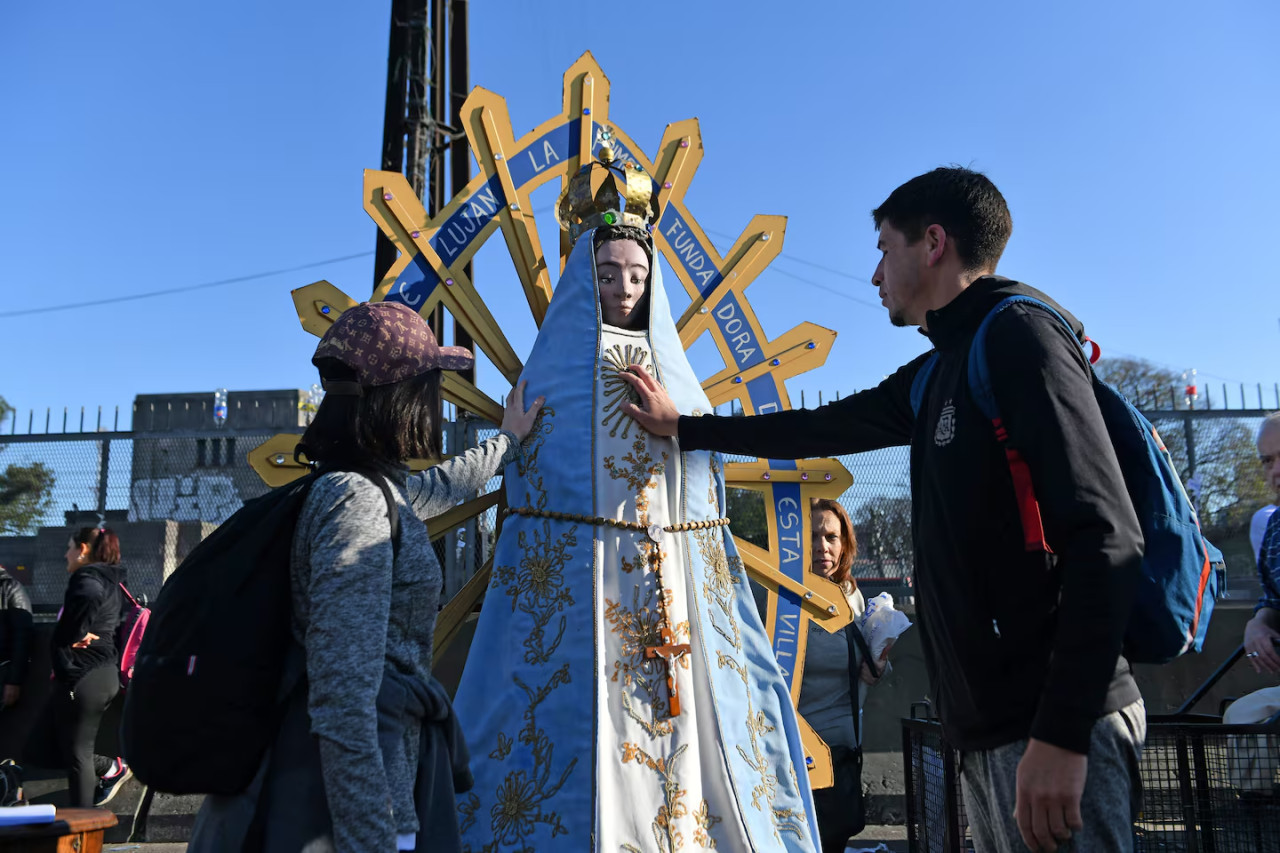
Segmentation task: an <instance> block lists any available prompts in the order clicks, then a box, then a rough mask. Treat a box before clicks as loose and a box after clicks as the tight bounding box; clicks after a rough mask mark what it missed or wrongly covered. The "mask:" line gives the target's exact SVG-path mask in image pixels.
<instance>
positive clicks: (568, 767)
mask: <svg viewBox="0 0 1280 853" xmlns="http://www.w3.org/2000/svg"><path fill="white" fill-rule="evenodd" d="M656 216H657V204H656V192H654V191H653V188H652V181H651V180H650V179H649V177H648V176H647V175H645V174H644V173H643V172H641V171H639V170H635V169H630V168H619V167H618V166H617V165H616V164H614V163H613V162H611V161H610V159H609V157H608V153H607V151H606V152H602V155H601V162H599V163H594V164H591V165H590V166H587V167H585V168H584V169H583V170H582V171H581V172H580V173H579V174H578V175H577V176H576V177H575V178H574V180H573V181H572V182H571V183H570V186H569V188H568V190H567V191H566V195H565V197H564V198H563V199H562V202H561V222H562V224H567V225H568V227H569V230H570V236H571V237H574V238H576V242H575V243H574V246H573V249H572V252H571V254H570V256H569V260H568V263H567V264H566V266H565V269H564V274H563V276H562V277H561V279H560V283H559V285H558V286H557V287H556V290H555V295H554V298H553V299H552V300H551V303H550V307H549V308H548V311H547V314H546V317H545V319H544V322H543V325H542V329H541V331H540V332H539V334H538V339H537V341H536V343H535V344H534V346H533V351H532V353H531V354H530V356H529V359H528V362H527V363H526V365H525V369H524V373H523V375H522V377H521V378H522V379H527V380H528V382H529V386H528V390H527V392H526V393H527V394H528V395H533V396H537V395H542V396H545V397H546V404H545V405H544V407H543V413H542V416H541V420H540V422H539V424H538V426H536V427H535V430H534V434H533V435H532V436H531V438H530V440H529V442H528V443H527V444H526V448H525V452H524V454H523V456H522V457H521V458H520V459H518V460H517V461H516V462H513V463H511V465H510V466H509V467H508V469H507V471H506V490H507V504H508V510H507V517H506V519H505V522H504V525H503V527H502V534H501V536H500V538H499V540H498V544H497V549H496V553H495V557H494V569H493V578H492V580H491V582H490V585H489V589H488V592H487V596H486V598H485V603H484V608H483V611H482V612H481V614H480V619H479V623H478V625H477V629H476V635H475V639H474V641H473V642H472V645H471V650H470V653H469V655H468V661H467V667H466V670H465V672H464V673H463V676H462V681H461V684H460V686H459V688H458V693H457V697H456V699H455V702H454V705H455V708H456V710H457V712H458V716H459V720H460V721H461V722H462V726H463V729H464V731H465V732H466V739H467V746H468V747H469V749H470V752H471V767H472V772H473V773H474V775H475V780H476V781H475V786H474V788H473V789H472V790H471V792H470V793H468V794H466V795H463V796H462V797H460V799H459V802H458V810H459V822H460V828H461V830H462V837H463V841H464V849H465V850H467V851H469V853H482V851H483V853H496V851H526V853H532V851H539V853H543V851H558V850H582V851H610V853H619V851H620V852H621V853H641V851H644V853H650V851H653V853H677V851H682V850H685V851H696V850H706V849H714V850H717V851H721V853H724V851H779V850H785V851H814V850H816V849H817V844H816V841H815V839H816V838H817V837H818V834H817V826H816V823H815V820H814V817H813V807H812V803H811V795H810V790H809V782H808V778H807V773H806V770H805V759H804V752H803V748H802V747H801V743H800V734H799V731H798V729H797V726H796V719H795V713H794V710H793V707H792V705H791V700H790V697H789V695H788V692H787V689H786V686H785V684H784V682H783V679H782V675H781V672H780V671H779V669H778V665H777V662H776V661H775V660H774V657H773V655H772V652H771V649H770V645H769V641H768V637H767V635H766V633H765V630H764V628H763V626H762V624H761V622H760V617H759V615H758V614H757V611H756V608H755V605H754V603H753V602H752V598H751V595H750V590H749V587H748V584H747V576H746V573H745V572H744V569H743V564H742V561H741V559H739V557H738V554H737V550H736V549H735V547H734V543H733V537H732V536H731V535H730V533H729V527H728V526H727V524H728V522H727V519H726V518H725V492H724V475H723V467H722V463H721V461H720V459H719V457H718V456H716V455H713V454H710V453H706V452H701V451H699V452H688V453H685V452H681V450H680V447H679V445H678V444H677V443H676V441H675V440H673V439H670V438H659V437H656V436H652V435H650V434H648V433H646V432H645V431H644V430H643V429H641V428H640V427H639V425H638V424H635V423H634V422H632V421H631V419H630V418H629V417H627V416H626V415H625V414H623V412H622V410H621V408H620V405H621V403H622V402H623V401H624V400H626V399H627V398H628V394H629V393H630V391H629V387H628V386H627V384H626V383H625V382H623V380H621V379H620V378H619V376H618V374H619V372H621V371H624V370H626V369H627V368H628V367H629V366H631V365H639V366H640V367H641V368H642V369H644V370H647V371H649V372H650V374H651V375H653V376H654V377H655V378H657V379H658V381H659V382H661V383H662V384H663V386H665V388H666V389H667V392H668V393H669V394H670V395H671V397H672V399H673V400H674V401H675V403H676V406H677V407H678V408H679V409H680V411H681V412H683V413H687V414H692V415H698V414H701V413H704V412H708V411H710V409H711V406H710V404H709V403H708V401H707V398H706V396H705V395H704V394H703V392H702V389H701V387H700V386H699V383H698V381H697V379H696V378H695V376H694V374H693V370H692V369H691V368H690V366H689V362H688V360H687V359H686V357H685V353H684V349H683V347H682V346H681V344H680V339H679V336H678V334H677V332H676V328H675V324H674V323H673V321H672V319H671V312H670V308H669V306H668V303H667V297H666V294H665V292H664V291H663V287H662V276H661V273H660V271H659V269H658V265H657V254H656V253H655V252H654V249H653V241H652V238H651V236H650V233H651V232H650V229H649V227H648V226H652V224H653V223H654V221H656ZM637 225H638V226H640V227H634V226H637ZM602 300H603V302H602Z"/></svg>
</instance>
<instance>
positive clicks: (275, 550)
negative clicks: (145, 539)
mask: <svg viewBox="0 0 1280 853" xmlns="http://www.w3.org/2000/svg"><path fill="white" fill-rule="evenodd" d="M330 470H334V469H331V468H327V469H323V470H321V471H317V472H314V473H311V474H308V475H306V476H305V477H302V478H300V479H298V480H295V481H294V482H292V483H289V484H287V485H284V486H281V487H279V488H277V489H273V490H272V491H270V492H268V493H267V494H265V495H263V496H262V497H259V498H255V499H253V500H250V501H246V502H245V505H244V506H243V507H242V508H241V509H240V510H238V511H237V512H236V513H235V514H234V515H232V516H231V518H229V519H227V520H226V521H225V522H224V523H223V524H222V525H221V526H220V527H218V529H217V530H215V531H214V532H213V533H212V534H210V535H209V537H208V538H207V539H205V540H204V541H203V542H201V543H200V544H199V545H198V546H196V548H195V549H194V550H193V551H192V552H191V553H190V554H189V555H188V556H187V558H186V559H185V560H183V561H182V565H180V566H179V567H178V569H177V571H175V572H174V573H173V575H172V576H171V577H170V578H169V580H168V581H166V582H165V585H164V587H163V588H161V590H160V595H159V596H158V597H157V599H156V602H155V605H154V606H153V607H152V608H151V620H150V622H149V624H148V626H147V632H146V634H145V636H144V637H143V640H142V646H141V647H140V648H139V650H138V656H137V659H136V661H135V662H134V671H133V678H132V680H131V681H130V682H129V691H128V693H127V695H126V698H125V706H124V719H123V722H122V727H121V737H122V739H123V749H124V756H125V759H126V760H127V761H128V762H129V766H130V767H131V768H132V769H133V772H134V774H135V775H136V776H137V777H138V778H139V779H140V780H141V781H142V782H143V783H144V784H146V785H147V786H148V787H150V788H154V789H156V790H159V791H165V792H167V793H171V794H224V795H225V794H235V793H239V792H240V791H243V790H244V789H245V788H247V787H248V786H249V783H250V782H251V781H252V780H253V777H254V774H255V773H256V772H257V771H258V767H259V765H260V764H261V762H262V758H263V756H264V754H265V753H266V750H267V748H268V747H269V746H270V745H271V743H272V741H273V740H274V738H275V733H276V730H277V728H278V726H279V723H280V716H281V709H282V707H283V704H282V700H283V699H285V698H287V691H284V690H282V681H283V679H284V676H285V661H286V658H287V657H289V650H290V648H291V647H294V648H296V647H297V644H296V643H294V641H293V637H292V633H291V621H292V616H291V614H292V609H291V601H290V580H289V558H290V552H291V550H292V547H293V535H294V530H295V528H296V526H297V521H298V516H299V514H300V513H301V511H302V506H303V503H304V502H305V501H306V499H307V495H308V493H309V492H310V491H311V486H312V484H313V483H314V482H315V480H316V478H317V477H319V476H321V475H322V474H323V473H325V472H327V471H330ZM344 470H351V469H350V468H345V469H344ZM360 473H362V474H364V476H367V477H368V478H369V479H370V480H372V481H373V482H375V483H377V484H378V485H379V486H380V487H381V488H382V491H383V494H384V495H385V497H386V499H387V515H388V518H389V519H390V522H391V541H392V546H393V549H398V544H399V532H400V531H399V513H398V512H397V510H396V503H395V500H394V498H393V497H392V494H391V489H390V486H389V485H388V484H387V482H386V480H385V479H384V478H383V477H382V476H381V475H378V474H374V473H369V472H366V471H363V470H362V471H360ZM282 694H286V695H282Z"/></svg>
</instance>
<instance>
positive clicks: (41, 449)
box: [0, 409, 1271, 599]
mask: <svg viewBox="0 0 1280 853" xmlns="http://www.w3.org/2000/svg"><path fill="white" fill-rule="evenodd" d="M1267 413H1268V412H1267V410H1263V409H1251V410H1222V409H1216V410H1188V409H1171V410H1170V409H1166V410H1155V411H1149V412H1147V413H1146V414H1147V417H1148V418H1149V419H1150V420H1151V421H1152V423H1153V424H1155V426H1156V427H1157V429H1158V430H1159V432H1160V435H1161V436H1162V438H1163V439H1164V441H1165V443H1166V444H1167V446H1168V448H1169V451H1170V453H1171V454H1172V455H1173V458H1174V460H1175V462H1176V464H1177V466H1178V470H1179V471H1180V472H1181V473H1182V474H1183V478H1184V481H1185V482H1186V483H1187V485H1188V489H1189V491H1190V492H1191V493H1192V495H1193V497H1194V498H1195V499H1196V500H1197V503H1198V506H1199V507H1200V509H1201V516H1202V522H1203V524H1204V527H1205V530H1206V533H1207V534H1208V536H1209V537H1210V539H1212V540H1213V541H1214V542H1215V544H1218V546H1219V547H1221V548H1222V549H1223V551H1224V552H1225V553H1226V555H1227V565H1228V578H1227V584H1226V594H1228V595H1231V596H1233V597H1240V598H1246V599H1247V598H1249V597H1250V596H1254V597H1256V594H1257V581H1256V577H1255V571H1254V567H1253V555H1252V551H1251V549H1250V547H1249V545H1248V526H1249V520H1250V518H1251V517H1252V515H1253V513H1254V512H1255V511H1256V510H1257V509H1259V508H1260V507H1262V506H1264V505H1265V504H1267V503H1269V501H1270V499H1271V495H1270V494H1269V493H1268V489H1267V486H1266V484H1265V482H1264V479H1263V477H1262V474H1261V470H1260V468H1259V465H1258V460H1257V453H1256V448H1255V438H1256V435H1257V430H1258V426H1259V424H1260V423H1261V421H1262V418H1263V417H1265V416H1266V415H1267ZM160 426H162V427H163V426H164V425H163V424H160ZM302 429H303V427H302V426H299V427H297V428H296V429H292V430H290V429H286V430H281V429H279V428H276V429H213V428H208V429H185V430H184V429H163V428H162V429H157V430H153V431H136V432H130V431H118V430H110V431H106V430H104V431H100V432H84V433H64V434H58V433H54V434H35V435H32V434H20V435H0V564H3V565H6V566H9V567H11V568H14V567H17V571H19V572H20V573H21V572H32V573H33V574H32V575H31V576H30V577H28V578H27V580H28V582H31V581H33V580H34V578H35V576H36V575H37V574H42V575H45V576H54V577H56V578H57V584H55V585H56V586H58V587H60V586H61V584H62V583H63V579H62V578H61V577H60V575H59V574H58V570H59V569H60V566H58V565H55V564H58V563H59V561H60V560H61V559H62V553H63V552H64V551H65V539H66V531H67V528H69V527H73V526H79V525H89V524H96V523H98V522H99V521H105V522H106V523H107V524H109V525H111V526H113V527H118V528H119V527H122V526H123V525H126V524H127V525H135V526H136V528H135V529H131V530H127V531H122V541H123V543H124V547H125V551H126V557H128V558H129V559H128V560H127V562H129V563H130V564H131V566H132V567H136V568H131V571H133V572H134V573H135V575H137V576H139V577H141V578H145V579H146V580H145V583H146V585H147V586H148V587H150V586H154V587H155V589H157V590H158V587H159V582H161V581H162V580H163V578H164V577H165V576H167V572H168V571H172V568H173V567H174V566H175V565H176V562H180V561H181V559H182V557H183V556H185V554H186V552H187V551H189V550H190V548H191V547H193V546H194V544H195V543H196V542H198V541H199V540H200V539H201V538H203V536H205V535H207V534H208V532H209V531H211V530H212V529H213V528H214V527H216V526H217V525H218V524H220V523H221V522H223V521H225V520H226V519H227V518H228V517H229V516H230V515H231V514H232V513H233V512H235V511H236V510H237V509H238V508H239V507H240V506H241V505H242V504H243V502H244V501H246V500H248V499H250V498H253V497H256V496H258V495H260V494H263V493H264V492H265V491H266V489H267V487H266V486H265V485H264V484H263V482H262V480H261V479H260V478H259V477H258V475H257V474H256V473H255V472H254V471H253V470H252V469H251V468H250V467H249V465H248V463H247V461H246V457H247V454H249V453H250V452H251V451H253V450H254V449H255V448H257V447H258V446H259V445H261V444H262V443H263V442H264V441H266V440H267V439H268V438H270V437H271V436H272V435H275V434H277V433H279V432H282V431H284V432H290V431H292V432H296V433H298V434H300V433H301V432H302ZM495 433H496V427H495V426H494V425H493V424H491V423H489V422H487V421H484V420H481V419H478V418H472V417H469V416H466V415H462V416H461V417H455V418H454V419H453V420H452V421H451V422H449V424H448V426H447V429H446V430H445V452H446V453H448V454H453V453H457V452H459V451H461V450H464V449H466V448H467V447H472V446H474V445H475V444H477V443H479V442H481V441H483V440H485V439H486V438H489V437H490V436H492V435H494V434H495ZM840 461H841V462H842V463H843V464H844V465H845V467H846V468H848V469H849V471H850V472H851V473H852V474H853V486H852V488H850V489H849V490H848V491H846V492H845V493H844V494H843V495H842V496H841V497H840V499H839V500H840V503H841V504H843V505H844V507H845V508H846V509H847V510H848V512H849V515H850V517H851V518H852V519H853V521H854V526H855V528H856V530H857V536H858V559H857V561H856V562H855V564H854V575H855V576H856V577H858V578H859V580H860V581H862V585H863V586H864V587H865V588H867V590H868V592H870V593H871V594H874V592H875V591H879V590H880V589H888V590H891V591H894V592H895V593H896V594H899V595H910V594H911V587H912V566H913V557H914V555H913V551H912V543H911V488H910V478H909V475H910V464H909V451H908V449H907V448H906V447H892V448H886V449H883V450H877V451H873V452H869V453H859V454H853V455H849V456H843V457H840ZM500 482H501V481H500V479H498V478H495V479H494V480H493V481H491V482H490V483H489V484H488V486H487V489H486V492H491V491H493V490H494V489H497V488H498V487H499V484H500ZM730 502H731V504H732V507H731V516H732V517H733V518H734V519H735V524H734V532H735V533H737V534H738V535H740V536H743V537H744V538H747V539H750V540H752V541H755V542H757V544H761V545H762V546H766V547H767V542H764V541H762V537H763V525H762V520H763V512H764V502H763V498H762V497H761V496H760V493H756V492H746V491H738V490H731V494H730ZM497 521H498V519H497V511H496V508H495V507H490V508H488V509H487V510H486V511H485V512H484V513H482V514H481V515H480V516H479V517H477V518H475V519H473V520H471V521H469V522H467V523H465V524H463V525H462V526H461V527H460V528H459V529H458V530H456V531H455V532H453V533H451V534H449V535H447V536H445V537H443V538H441V539H439V540H437V549H438V555H439V557H440V560H441V563H442V565H443V566H444V568H445V577H446V588H445V596H446V598H447V597H448V596H451V595H452V594H453V593H455V592H456V591H457V590H458V589H459V588H460V587H461V585H462V584H463V583H465V582H466V580H467V579H468V578H470V577H471V576H472V575H473V574H474V573H475V572H477V571H478V570H479V569H480V568H481V567H483V566H484V564H485V563H486V561H487V560H488V559H489V557H490V556H491V555H492V553H493V546H494V536H495V531H496V529H497ZM147 525H152V527H147ZM155 525H160V527H155ZM131 542H133V543H137V546H136V548H135V547H132V546H131V544H130V543H131ZM130 551H135V553H132V554H130V553H129V552H130ZM42 568H50V569H52V571H41V569H42ZM54 597H55V598H56V596H54Z"/></svg>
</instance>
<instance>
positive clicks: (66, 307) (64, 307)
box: [0, 252, 373, 317]
mask: <svg viewBox="0 0 1280 853" xmlns="http://www.w3.org/2000/svg"><path fill="white" fill-rule="evenodd" d="M372 254H373V252H357V253H355V254H354V255H341V256H340V257H336V258H326V259H325V260H323V261H312V262H311V263H309V264H299V265H298V266H296V267H284V268H283V269H278V270H268V271H266V272H257V273H252V274H250V275H238V276H236V277H234V278H223V279H219V280H217V281H206V282H204V283H203V284H189V285H186V286H185V287H169V288H166V289H164V290H150V291H147V292H146V293H131V294H129V295H127V296H109V297H106V298H105V299H93V300H89V301H86V302H66V303H63V304H61V305H46V306H44V307H41V308H20V309H18V310H17V311H0V317H21V316H24V315H27V314H39V313H43V312H46V311H70V310H72V309H74V308H97V307H99V306H102V305H110V304H112V303H115V302H133V301H134V300H138V299H150V298H152V297H155V296H168V295H170V294H173V293H189V292H190V291H193V290H206V289H208V288H211V287H225V286H226V285H228V284H239V283H241V282H245V281H254V280H255V279H259V278H270V277H271V276H273V275H283V274H284V273H289V272H298V271H300V270H309V269H314V268H315V267H323V266H328V265H329V264H337V263H341V262H342V261H353V260H355V259H356V258H367V257H369V256H370V255H372Z"/></svg>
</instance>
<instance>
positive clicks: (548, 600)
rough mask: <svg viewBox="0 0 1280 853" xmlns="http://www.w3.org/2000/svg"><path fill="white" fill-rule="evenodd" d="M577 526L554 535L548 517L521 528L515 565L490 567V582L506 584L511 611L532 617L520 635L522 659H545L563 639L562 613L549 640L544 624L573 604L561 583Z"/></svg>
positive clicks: (533, 660) (536, 662) (574, 540)
mask: <svg viewBox="0 0 1280 853" xmlns="http://www.w3.org/2000/svg"><path fill="white" fill-rule="evenodd" d="M577 530H578V528H577V525H574V526H573V527H570V528H569V529H568V530H566V531H565V532H564V533H561V534H560V535H559V536H554V535H553V534H552V532H551V522H550V521H543V522H542V524H541V528H539V527H534V528H533V529H532V530H521V531H520V532H519V533H518V534H517V536H516V541H517V542H518V543H519V545H520V550H521V551H522V552H523V554H522V556H521V558H520V565H519V567H516V566H510V565H495V566H494V567H493V582H494V583H495V584H506V587H507V588H506V590H505V592H506V594H507V595H509V596H511V610H512V612H513V613H514V612H515V611H516V610H519V611H521V612H523V613H527V614H529V616H530V617H531V618H532V619H533V628H532V629H530V631H529V635H528V636H527V637H525V639H524V648H525V654H524V659H525V662H526V663H530V664H539V663H547V662H548V661H550V660H551V655H552V654H554V653H555V650H556V649H557V648H559V646H560V641H561V640H562V639H564V631H565V626H566V625H567V624H568V622H567V620H566V618H565V617H564V616H563V615H561V616H560V618H559V620H558V623H557V625H556V630H555V635H554V636H553V637H551V639H550V640H549V641H548V639H547V626H548V625H549V624H550V623H551V620H552V619H554V618H555V616H556V614H557V613H561V614H563V611H564V608H565V607H566V606H572V605H573V594H572V593H571V592H570V591H569V590H568V589H567V588H566V587H565V585H564V567H565V564H566V563H568V561H569V558H570V557H571V556H572V554H571V553H570V549H571V548H573V547H574V546H575V545H577V544H578V537H577ZM530 538H532V541H530Z"/></svg>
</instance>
